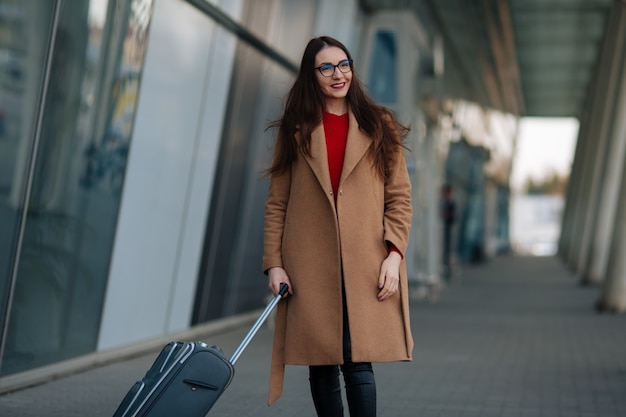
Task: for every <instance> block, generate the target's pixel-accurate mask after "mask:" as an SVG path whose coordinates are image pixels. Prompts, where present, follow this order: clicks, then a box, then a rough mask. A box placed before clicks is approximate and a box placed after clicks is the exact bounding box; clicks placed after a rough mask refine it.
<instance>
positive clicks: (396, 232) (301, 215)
mask: <svg viewBox="0 0 626 417" xmlns="http://www.w3.org/2000/svg"><path fill="white" fill-rule="evenodd" d="M298 139H299V138H297V137H296V140H298ZM371 143H372V141H371V139H369V138H368V137H367V136H366V135H365V134H364V133H363V132H362V131H360V130H359V128H358V124H357V121H356V119H355V117H354V115H353V114H352V113H350V122H349V131H348V142H347V145H346V154H345V159H344V166H343V171H342V173H341V180H340V183H339V193H338V194H339V195H338V196H337V202H336V204H335V201H334V197H333V195H332V186H331V182H330V174H329V169H328V159H327V156H326V140H325V137H324V128H323V125H321V124H320V126H318V127H317V128H316V129H315V130H314V132H313V133H312V136H311V156H304V155H302V154H299V156H298V159H297V160H296V161H295V162H294V163H293V164H292V167H291V170H290V171H288V172H286V173H285V174H283V175H274V176H273V177H272V179H271V182H270V189H269V193H268V197H267V202H266V207H265V209H266V210H265V236H264V256H263V271H267V270H268V269H269V268H271V267H275V266H281V267H283V268H284V269H285V270H286V272H287V274H288V276H289V278H290V280H291V284H292V286H293V295H292V296H289V297H287V298H286V299H285V300H282V301H281V302H280V303H279V307H278V313H277V321H276V328H275V334H274V347H273V354H272V372H271V378H270V393H269V398H268V401H269V404H272V403H273V402H274V401H275V400H277V399H278V398H279V397H280V395H281V393H282V388H283V375H284V365H285V364H289V365H329V364H341V363H343V353H342V311H343V310H342V308H343V306H342V296H341V293H342V291H341V271H342V267H343V275H344V281H345V291H346V303H347V308H348V317H349V325H350V336H351V342H352V360H353V361H354V362H391V361H406V360H411V355H412V350H413V339H412V336H411V329H410V323H409V301H408V291H407V285H408V284H407V274H406V264H405V263H404V261H403V262H402V264H401V270H400V290H399V292H397V293H396V294H395V295H394V296H392V297H391V298H389V299H387V300H385V301H383V302H380V301H378V299H377V293H378V276H379V272H380V267H381V263H382V262H383V260H384V259H385V257H386V256H387V246H386V244H385V241H389V242H392V243H393V244H394V245H395V246H396V247H397V248H398V249H399V250H400V251H401V252H402V253H403V254H404V253H406V250H407V245H408V239H409V229H410V226H411V209H412V207H411V184H410V181H409V176H408V172H407V168H406V162H405V157H404V153H403V152H398V153H397V155H396V156H395V157H394V160H393V162H392V163H391V164H390V173H389V177H388V179H387V181H386V182H385V181H383V179H382V178H381V177H380V176H378V175H376V174H375V172H374V169H373V165H372V163H371V159H370V158H369V157H368V155H367V151H368V148H369V146H370V144H371Z"/></svg>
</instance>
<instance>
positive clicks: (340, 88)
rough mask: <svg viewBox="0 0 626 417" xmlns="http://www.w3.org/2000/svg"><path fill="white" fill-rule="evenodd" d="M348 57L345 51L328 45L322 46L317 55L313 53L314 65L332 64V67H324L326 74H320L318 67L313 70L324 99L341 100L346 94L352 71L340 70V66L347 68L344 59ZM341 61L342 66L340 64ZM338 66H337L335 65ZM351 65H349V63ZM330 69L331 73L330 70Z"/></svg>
mask: <svg viewBox="0 0 626 417" xmlns="http://www.w3.org/2000/svg"><path fill="white" fill-rule="evenodd" d="M347 59H348V57H347V55H346V53H345V52H344V51H343V50H342V49H341V48H337V47H336V46H328V47H325V48H322V49H321V50H320V51H319V52H318V53H317V55H315V67H316V68H319V67H320V66H323V65H328V64H330V65H333V66H334V67H333V68H332V69H329V68H330V66H329V67H328V68H326V71H325V72H328V73H329V74H327V76H324V75H322V73H321V72H320V70H319V69H316V70H315V76H316V77H317V82H318V83H319V86H320V88H321V90H322V93H323V94H324V96H325V97H326V100H327V101H328V100H335V99H338V100H343V99H344V98H345V97H346V95H347V94H348V89H349V88H350V82H351V81H352V71H351V70H350V71H347V72H345V73H344V72H342V71H341V70H340V67H341V68H343V69H344V70H347V67H346V63H345V62H343V61H346V60H347ZM342 62H343V66H341V65H340V64H341V63H342ZM336 66H339V67H336ZM350 67H351V65H350ZM331 71H332V74H330V72H331Z"/></svg>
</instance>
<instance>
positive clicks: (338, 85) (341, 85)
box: [331, 83, 346, 88]
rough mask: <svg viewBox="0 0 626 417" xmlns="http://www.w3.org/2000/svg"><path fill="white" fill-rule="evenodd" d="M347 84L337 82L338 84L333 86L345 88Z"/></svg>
mask: <svg viewBox="0 0 626 417" xmlns="http://www.w3.org/2000/svg"><path fill="white" fill-rule="evenodd" d="M345 85H346V83H336V84H332V85H331V87H332V88H343V87H344V86H345Z"/></svg>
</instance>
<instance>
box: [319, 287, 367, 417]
mask: <svg viewBox="0 0 626 417" xmlns="http://www.w3.org/2000/svg"><path fill="white" fill-rule="evenodd" d="M343 305H344V311H343V359H344V363H343V365H322V366H309V382H310V385H311V396H312V397H313V404H314V405H315V411H316V412H317V416H318V417H343V402H342V400H341V386H340V382H339V371H340V370H341V373H342V374H343V379H344V382H345V385H346V399H347V400H348V409H349V411H350V417H376V382H375V380H374V371H373V369H372V364H371V363H370V362H360V363H354V362H352V345H351V342H350V328H349V325H348V314H347V310H346V307H345V305H346V302H345V294H344V303H343Z"/></svg>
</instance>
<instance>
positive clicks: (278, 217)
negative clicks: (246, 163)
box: [263, 169, 291, 274]
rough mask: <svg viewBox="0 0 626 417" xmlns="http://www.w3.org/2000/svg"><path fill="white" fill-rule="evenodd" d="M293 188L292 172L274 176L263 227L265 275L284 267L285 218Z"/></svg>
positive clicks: (271, 179) (271, 181)
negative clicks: (271, 270)
mask: <svg viewBox="0 0 626 417" xmlns="http://www.w3.org/2000/svg"><path fill="white" fill-rule="evenodd" d="M290 188H291V170H290V169H289V170H287V171H286V172H284V173H280V174H273V175H272V176H271V178H270V187H269V191H268V194H267V200H266V201H265V218H264V225H263V273H265V274H267V270H268V269H270V268H273V267H276V266H280V267H282V266H283V261H282V239H283V231H284V229H285V216H286V213H287V204H288V202H289V191H290Z"/></svg>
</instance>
